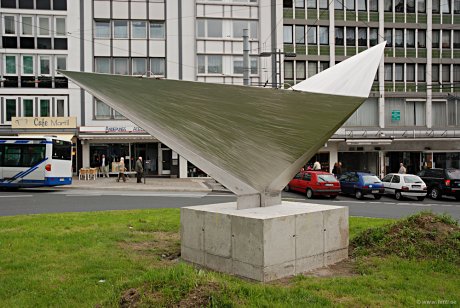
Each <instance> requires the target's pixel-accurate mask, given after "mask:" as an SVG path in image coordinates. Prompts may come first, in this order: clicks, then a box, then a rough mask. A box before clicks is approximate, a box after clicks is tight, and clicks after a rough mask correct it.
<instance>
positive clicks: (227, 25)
mask: <svg viewBox="0 0 460 308" xmlns="http://www.w3.org/2000/svg"><path fill="white" fill-rule="evenodd" d="M258 24H259V23H258V22H257V21H255V20H236V19H234V20H222V19H198V20H197V21H196V35H197V37H198V38H207V37H209V38H227V37H232V38H235V39H242V38H243V29H248V30H249V38H250V39H257V37H258V32H259V30H258Z"/></svg>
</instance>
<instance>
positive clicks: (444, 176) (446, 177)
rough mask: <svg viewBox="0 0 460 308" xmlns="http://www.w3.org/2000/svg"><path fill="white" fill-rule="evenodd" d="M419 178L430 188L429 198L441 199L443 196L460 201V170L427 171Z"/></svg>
mask: <svg viewBox="0 0 460 308" xmlns="http://www.w3.org/2000/svg"><path fill="white" fill-rule="evenodd" d="M418 176H419V177H420V178H421V179H422V180H423V181H424V182H425V183H426V185H427V186H428V196H429V197H430V198H432V199H441V198H442V195H446V196H452V197H455V199H457V200H460V169H451V168H449V169H440V168H433V169H425V170H422V171H420V172H419V173H418Z"/></svg>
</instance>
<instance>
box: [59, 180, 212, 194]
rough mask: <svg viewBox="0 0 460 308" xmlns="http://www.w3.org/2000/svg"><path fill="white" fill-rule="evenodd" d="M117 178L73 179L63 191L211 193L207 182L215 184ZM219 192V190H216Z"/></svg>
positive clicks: (202, 181) (205, 181)
mask: <svg viewBox="0 0 460 308" xmlns="http://www.w3.org/2000/svg"><path fill="white" fill-rule="evenodd" d="M116 180H117V178H116V177H110V178H97V179H96V180H83V179H82V180H79V179H78V177H73V179H72V185H68V186H62V188H63V189H80V190H84V189H90V190H101V189H104V190H106V189H107V190H120V189H122V190H139V191H176V192H211V191H213V186H211V185H210V184H209V183H207V182H215V181H214V180H213V179H211V178H187V179H169V178H146V179H145V184H144V179H142V184H140V183H136V178H127V180H126V182H123V181H121V180H120V182H117V181H116ZM214 191H219V190H217V189H216V190H214Z"/></svg>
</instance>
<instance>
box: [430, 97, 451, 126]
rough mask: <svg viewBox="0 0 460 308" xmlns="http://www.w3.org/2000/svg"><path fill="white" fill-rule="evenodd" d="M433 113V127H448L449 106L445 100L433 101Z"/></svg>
mask: <svg viewBox="0 0 460 308" xmlns="http://www.w3.org/2000/svg"><path fill="white" fill-rule="evenodd" d="M431 115H432V124H433V127H446V126H447V125H446V123H447V106H446V102H445V101H433V102H432V103H431Z"/></svg>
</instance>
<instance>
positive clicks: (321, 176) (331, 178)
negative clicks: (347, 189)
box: [318, 174, 337, 182]
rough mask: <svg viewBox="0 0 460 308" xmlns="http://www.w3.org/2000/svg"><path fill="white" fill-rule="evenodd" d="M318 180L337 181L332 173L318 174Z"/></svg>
mask: <svg viewBox="0 0 460 308" xmlns="http://www.w3.org/2000/svg"><path fill="white" fill-rule="evenodd" d="M318 181H319V182H337V179H336V178H335V176H333V175H332V174H318Z"/></svg>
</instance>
